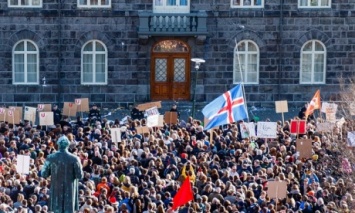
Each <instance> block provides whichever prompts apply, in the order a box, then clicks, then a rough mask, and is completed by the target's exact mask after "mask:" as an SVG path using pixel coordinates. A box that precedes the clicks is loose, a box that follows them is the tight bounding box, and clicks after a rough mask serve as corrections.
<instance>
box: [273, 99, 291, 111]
mask: <svg viewBox="0 0 355 213" xmlns="http://www.w3.org/2000/svg"><path fill="white" fill-rule="evenodd" d="M275 109H276V113H283V112H288V105H287V101H275Z"/></svg>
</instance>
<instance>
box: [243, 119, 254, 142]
mask: <svg viewBox="0 0 355 213" xmlns="http://www.w3.org/2000/svg"><path fill="white" fill-rule="evenodd" d="M239 127H240V134H241V136H242V138H249V137H255V136H256V134H255V124H254V123H253V122H249V123H246V122H242V123H240V125H239Z"/></svg>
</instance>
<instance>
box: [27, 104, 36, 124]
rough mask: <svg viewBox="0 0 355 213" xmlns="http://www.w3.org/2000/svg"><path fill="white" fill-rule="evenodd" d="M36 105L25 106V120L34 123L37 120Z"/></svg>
mask: <svg viewBox="0 0 355 213" xmlns="http://www.w3.org/2000/svg"><path fill="white" fill-rule="evenodd" d="M36 113H37V108H36V107H27V106H25V113H24V120H28V121H31V122H32V123H35V122H36Z"/></svg>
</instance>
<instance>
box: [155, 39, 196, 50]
mask: <svg viewBox="0 0 355 213" xmlns="http://www.w3.org/2000/svg"><path fill="white" fill-rule="evenodd" d="M153 51H154V52H188V51H189V48H188V47H187V46H186V44H184V43H183V42H181V41H177V40H165V41H161V42H159V43H158V44H157V45H155V47H154V48H153Z"/></svg>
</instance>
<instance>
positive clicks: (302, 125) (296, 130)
mask: <svg viewBox="0 0 355 213" xmlns="http://www.w3.org/2000/svg"><path fill="white" fill-rule="evenodd" d="M290 126H291V128H290V132H291V133H292V134H306V132H307V121H306V120H291V123H290Z"/></svg>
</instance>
